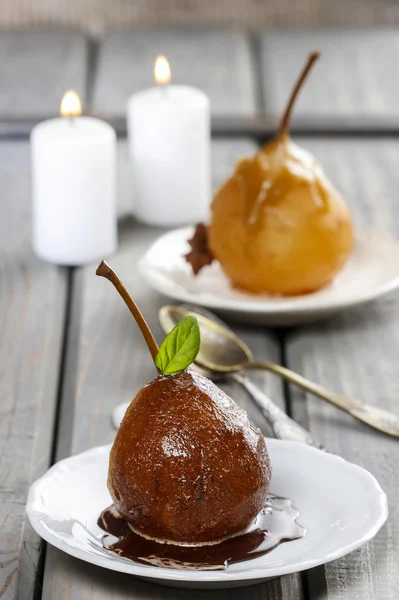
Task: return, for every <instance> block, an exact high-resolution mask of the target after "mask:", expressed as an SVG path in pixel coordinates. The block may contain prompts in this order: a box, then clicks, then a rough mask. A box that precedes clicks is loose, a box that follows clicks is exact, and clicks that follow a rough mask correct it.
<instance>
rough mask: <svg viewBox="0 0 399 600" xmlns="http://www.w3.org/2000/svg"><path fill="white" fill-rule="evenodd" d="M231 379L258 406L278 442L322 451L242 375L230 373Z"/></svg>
mask: <svg viewBox="0 0 399 600" xmlns="http://www.w3.org/2000/svg"><path fill="white" fill-rule="evenodd" d="M231 378H232V379H234V381H236V382H237V383H239V384H240V385H241V387H243V388H244V389H245V390H246V391H247V392H248V394H249V395H250V396H251V398H252V399H253V400H254V402H255V403H256V404H257V405H258V406H259V408H260V409H261V411H262V413H263V415H264V416H265V418H266V419H267V421H268V422H269V423H270V425H271V427H272V429H273V432H274V434H275V436H276V437H277V438H279V439H280V440H290V441H295V442H302V443H304V444H308V445H309V446H314V447H315V448H319V449H320V450H324V448H323V446H322V445H321V444H319V443H318V442H317V441H316V440H314V439H313V438H312V436H311V435H310V432H309V431H308V430H307V429H305V428H304V427H302V426H301V425H299V424H298V423H297V422H296V421H294V420H293V419H291V417H289V416H288V415H287V414H286V413H285V412H284V411H283V410H281V408H279V407H278V406H277V405H276V404H274V402H273V401H272V400H271V399H270V398H269V396H267V395H266V394H265V393H264V392H263V391H262V390H261V389H260V388H259V387H258V386H256V385H255V384H254V383H252V381H251V380H250V379H248V377H246V376H245V375H243V374H242V373H232V374H231Z"/></svg>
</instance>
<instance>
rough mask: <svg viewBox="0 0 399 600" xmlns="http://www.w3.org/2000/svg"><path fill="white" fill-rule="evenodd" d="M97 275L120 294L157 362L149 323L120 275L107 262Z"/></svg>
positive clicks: (156, 347)
mask: <svg viewBox="0 0 399 600" xmlns="http://www.w3.org/2000/svg"><path fill="white" fill-rule="evenodd" d="M96 275H99V276H100V277H105V278H106V279H108V280H109V281H110V282H111V283H112V284H113V285H114V286H115V288H116V289H117V291H118V292H119V294H120V295H121V296H122V298H123V299H124V301H125V303H126V305H127V307H128V309H129V310H130V312H131V313H132V315H133V316H134V318H135V319H136V323H137V325H138V326H139V328H140V331H141V333H142V334H143V338H144V339H145V341H146V344H147V346H148V350H149V351H150V353H151V356H152V358H153V360H154V361H155V357H156V355H157V354H158V351H159V349H158V346H157V343H156V341H155V339H154V336H153V335H152V332H151V329H150V328H149V327H148V325H147V322H146V320H145V319H144V317H143V315H142V314H141V312H140V310H139V308H138V306H137V304H136V303H135V302H134V300H133V298H132V297H131V296H130V294H129V292H128V291H127V289H126V288H125V286H124V285H123V283H122V282H121V280H120V279H119V277H118V275H117V274H116V273H115V271H113V270H112V269H111V267H110V266H109V265H108V264H107V263H106V262H105V261H102V262H101V263H100V264H99V265H98V267H97V271H96Z"/></svg>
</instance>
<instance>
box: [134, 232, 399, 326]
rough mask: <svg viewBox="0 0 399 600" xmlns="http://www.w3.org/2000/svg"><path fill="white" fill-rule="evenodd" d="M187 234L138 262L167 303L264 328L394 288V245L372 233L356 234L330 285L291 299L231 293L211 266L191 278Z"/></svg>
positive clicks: (398, 274)
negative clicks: (170, 300)
mask: <svg viewBox="0 0 399 600" xmlns="http://www.w3.org/2000/svg"><path fill="white" fill-rule="evenodd" d="M192 234H193V228H192V227H184V228H181V229H175V230H173V231H171V232H169V233H167V234H165V235H163V236H162V237H160V238H159V239H158V240H157V241H156V242H155V243H154V244H153V245H152V246H151V248H150V249H149V250H148V251H147V253H146V254H145V256H144V257H143V258H142V259H141V261H140V264H139V266H140V272H141V274H142V275H143V277H144V278H145V279H146V281H147V282H148V284H149V285H150V286H151V287H152V288H154V289H155V290H156V291H158V292H160V293H162V294H165V295H166V296H169V297H170V298H174V299H176V300H181V301H183V302H189V303H194V304H198V305H200V306H205V307H207V308H210V309H214V310H216V311H219V312H225V313H228V314H229V315H230V316H231V317H233V318H237V319H240V320H242V321H247V322H253V323H263V324H268V325H293V324H298V323H305V322H310V321H315V320H318V319H322V318H324V317H326V316H329V315H331V314H333V313H335V312H337V311H339V310H341V309H343V308H347V307H350V306H355V305H358V304H363V303H365V302H368V301H370V300H374V299H375V298H377V297H379V296H382V295H383V294H386V293H387V292H389V291H391V290H393V289H395V288H397V287H399V243H398V242H396V241H395V240H393V239H392V238H390V237H389V236H387V235H384V234H382V233H379V232H377V231H358V232H357V234H356V239H355V245H354V249H353V253H352V256H351V258H350V260H349V261H348V263H347V264H346V266H345V267H344V268H343V270H342V271H341V272H340V273H339V275H338V276H337V277H336V279H335V280H334V282H333V283H332V284H331V285H329V286H327V287H325V288H323V289H322V290H319V291H318V292H315V293H313V294H306V295H303V296H294V297H276V296H268V295H266V294H260V295H257V294H249V293H244V292H239V291H237V290H234V289H233V288H232V287H231V285H230V282H229V280H228V279H227V277H226V275H225V274H224V273H223V271H222V269H221V267H220V265H219V263H217V262H214V263H213V264H212V265H211V266H210V267H206V268H204V269H203V270H202V271H201V272H200V273H199V275H198V276H197V277H195V276H194V275H193V274H192V271H191V267H190V265H189V264H188V263H187V262H186V261H185V259H184V255H185V254H186V253H187V252H188V251H189V249H190V248H189V246H188V243H187V240H188V239H189V238H190V237H192Z"/></svg>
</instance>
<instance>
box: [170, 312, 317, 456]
mask: <svg viewBox="0 0 399 600" xmlns="http://www.w3.org/2000/svg"><path fill="white" fill-rule="evenodd" d="M164 308H165V307H164ZM181 308H184V309H185V310H188V311H189V312H190V313H192V314H196V315H197V314H201V315H203V316H205V317H208V319H209V318H211V319H212V320H213V321H214V322H215V323H219V324H220V325H223V326H224V327H225V328H226V329H227V325H225V324H224V323H223V321H221V320H220V319H219V318H218V317H216V316H215V315H213V314H212V313H211V312H209V311H207V310H205V309H202V308H197V307H195V309H193V308H191V307H187V306H183V307H181ZM175 315H176V313H174V312H171V311H166V310H163V309H161V310H160V313H159V320H160V323H161V326H162V328H163V330H164V332H165V333H166V334H167V333H169V331H171V329H173V327H174V326H175V325H176V323H177V322H178V321H180V320H181V319H178V320H177V321H176V320H175V318H174V317H175ZM200 327H201V325H200ZM229 331H230V329H229ZM206 333H207V331H206V330H205V332H204V331H203V328H201V344H202V343H203V342H204V339H205V337H204V336H206ZM191 368H193V369H194V370H196V371H198V372H200V373H202V374H203V375H205V376H206V377H208V378H209V379H212V380H218V379H226V378H229V379H233V380H234V381H236V382H237V383H239V384H240V386H241V387H243V388H244V389H245V391H246V392H247V393H248V394H249V396H250V397H251V398H252V399H253V400H254V402H255V404H257V406H259V408H260V410H261V411H262V414H263V415H264V417H265V418H266V420H267V421H268V423H269V424H270V426H271V428H272V430H273V433H274V435H275V436H276V438H278V439H281V440H290V441H295V442H302V443H304V444H308V445H309V446H314V447H315V448H318V449H319V450H325V448H324V447H323V446H322V445H321V444H320V443H319V442H317V441H316V440H315V439H314V438H312V436H311V434H310V432H309V431H308V430H307V429H305V428H304V427H302V426H301V425H299V424H298V423H297V422H296V421H294V420H293V419H291V417H289V416H288V415H287V414H286V413H285V412H284V411H283V410H281V408H279V407H278V406H277V405H276V404H275V403H274V402H273V401H272V400H271V399H270V398H269V396H267V395H266V394H265V393H264V392H263V391H262V390H261V389H259V388H258V387H257V386H256V385H255V384H254V383H252V381H251V380H250V379H248V377H246V376H245V375H244V374H242V373H238V372H234V373H220V372H217V371H211V370H209V369H206V368H204V367H202V366H199V365H198V364H195V363H194V364H193V365H191Z"/></svg>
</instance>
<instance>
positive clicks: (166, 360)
mask: <svg viewBox="0 0 399 600" xmlns="http://www.w3.org/2000/svg"><path fill="white" fill-rule="evenodd" d="M200 342H201V338H200V329H199V325H198V321H197V319H196V318H195V317H191V316H190V317H186V318H185V319H183V320H182V321H180V323H178V324H177V325H176V326H175V327H174V328H173V329H172V331H171V332H170V333H169V334H168V335H167V336H166V338H165V339H164V341H163V342H162V344H161V347H160V348H159V352H158V354H157V356H156V358H155V365H156V366H157V367H158V369H159V370H160V371H161V373H162V375H173V373H179V372H180V371H184V369H187V367H188V366H190V365H191V363H192V362H193V361H194V360H195V357H196V356H197V354H198V352H199V349H200Z"/></svg>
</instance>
